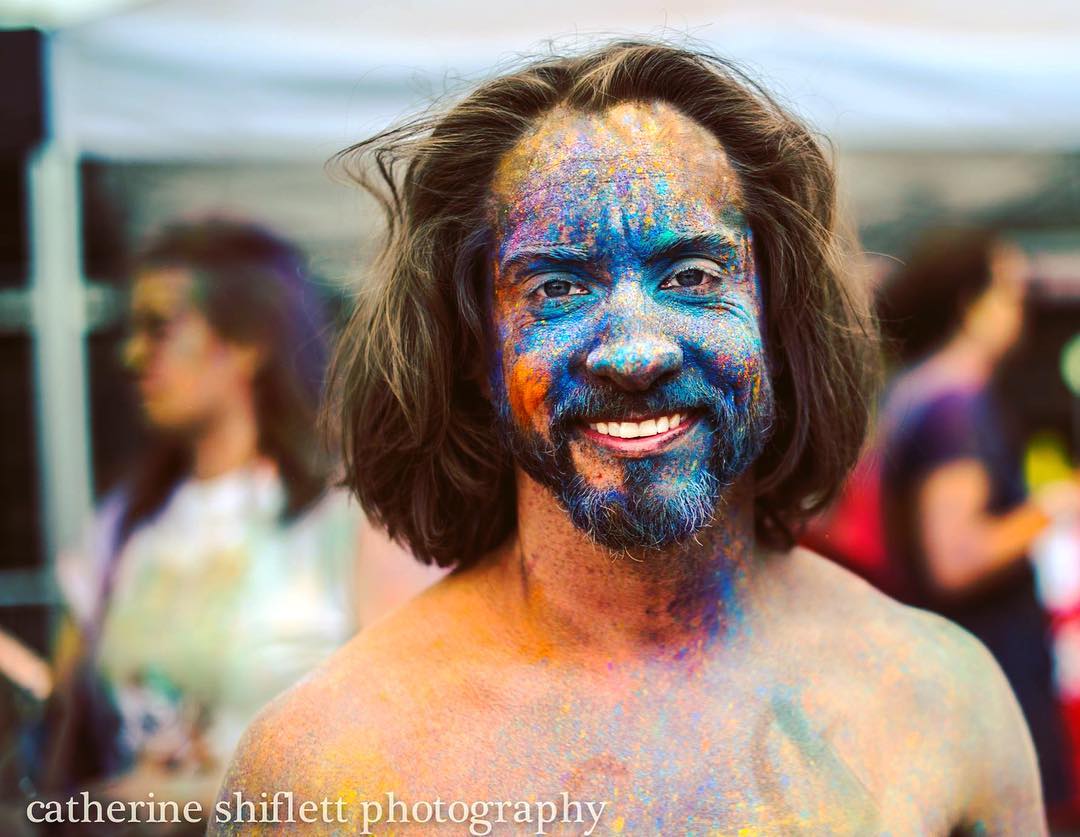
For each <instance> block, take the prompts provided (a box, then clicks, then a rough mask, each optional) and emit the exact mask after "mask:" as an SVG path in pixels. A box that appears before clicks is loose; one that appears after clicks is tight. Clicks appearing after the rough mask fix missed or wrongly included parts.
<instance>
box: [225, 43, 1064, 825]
mask: <svg viewBox="0 0 1080 837" xmlns="http://www.w3.org/2000/svg"><path fill="white" fill-rule="evenodd" d="M355 151H356V153H358V154H360V156H361V159H362V160H366V161H367V163H369V164H370V166H369V167H362V168H359V171H360V173H361V174H362V176H364V177H365V180H364V182H365V183H366V185H367V186H368V187H369V188H371V189H372V190H373V191H375V192H376V194H378V195H379V196H380V197H381V198H382V200H383V202H384V206H385V208H386V211H387V218H388V221H389V225H390V230H389V236H388V239H387V244H386V248H385V250H384V252H383V254H382V258H381V260H380V261H379V262H378V264H377V270H376V273H375V275H374V276H372V279H371V284H370V286H369V288H368V293H366V294H365V296H364V297H363V298H362V300H361V304H360V306H359V307H358V309H357V311H356V313H355V316H354V319H353V321H352V323H351V325H350V327H349V330H348V331H347V333H346V334H345V335H344V336H343V338H342V340H341V343H340V353H339V355H338V362H337V366H336V372H337V376H336V383H337V384H338V387H339V388H338V390H337V392H336V401H335V402H334V403H336V405H337V407H338V409H339V410H340V416H341V426H342V429H343V431H344V451H345V457H346V465H347V466H348V479H349V483H350V485H351V486H352V488H353V490H354V491H355V492H356V494H357V495H358V496H359V497H360V499H361V502H362V503H363V504H364V507H365V509H366V510H367V511H368V512H369V513H370V514H371V515H372V516H373V517H374V518H375V519H377V520H378V521H380V522H381V523H384V524H385V525H386V526H387V529H388V531H389V533H390V534H391V535H393V536H395V537H398V538H400V539H401V540H402V541H404V542H406V543H407V544H409V546H410V547H411V549H412V551H413V553H414V554H415V555H416V556H417V557H418V558H419V559H421V560H423V561H426V562H432V563H435V564H438V565H440V566H454V567H456V569H455V571H454V572H453V573H451V575H450V576H449V577H448V578H446V579H445V580H443V581H442V582H441V583H439V584H438V585H436V586H435V587H433V588H431V589H430V590H428V591H425V593H424V594H423V595H421V596H418V597H417V598H416V599H414V600H413V601H412V602H410V603H409V605H407V606H406V607H405V608H402V609H401V610H400V611H398V613H396V614H395V615H394V616H392V617H390V618H389V619H386V620H383V621H382V622H380V623H379V624H378V625H375V626H372V627H371V628H369V629H367V630H365V631H362V632H361V633H360V634H359V635H358V636H357V638H356V639H355V640H353V641H352V642H350V643H349V645H347V646H346V647H345V648H344V649H342V651H341V652H339V653H338V654H336V655H335V656H334V657H333V658H331V660H330V661H328V663H327V664H326V665H324V666H322V667H320V669H319V670H318V671H317V672H316V673H315V674H314V675H313V676H312V677H310V678H307V679H306V680H305V681H304V682H303V683H302V684H300V685H298V686H297V687H296V688H294V689H292V690H290V691H289V692H288V693H286V694H285V695H284V696H282V698H280V699H278V700H277V701H275V702H274V703H273V704H272V705H271V706H270V707H268V709H267V711H266V712H264V713H263V714H262V715H261V716H260V718H259V720H257V721H256V722H255V724H254V725H253V726H252V728H251V729H250V730H249V732H248V733H247V734H246V736H245V740H244V743H243V744H242V745H241V747H240V748H239V750H238V753H237V757H236V759H235V761H234V764H233V767H232V768H231V770H230V773H229V778H228V780H227V782H226V784H225V786H224V788H223V790H222V793H221V795H220V797H219V800H220V802H222V803H224V805H225V806H226V808H229V807H230V806H232V808H233V810H235V804H234V800H235V796H234V794H240V795H241V796H242V797H244V798H248V799H258V798H260V795H261V794H264V793H265V794H267V795H270V794H272V793H273V792H274V791H275V790H277V789H281V788H289V789H291V790H294V791H295V792H296V794H297V795H298V796H299V797H300V798H301V799H305V800H320V799H330V800H331V801H333V800H335V799H336V798H338V797H341V798H342V801H343V802H344V803H345V804H346V811H347V814H346V816H348V814H351V816H352V817H353V819H352V820H351V822H350V823H349V824H348V825H346V826H344V827H345V828H353V829H355V830H357V831H361V830H362V829H361V828H360V826H361V825H363V822H362V820H361V819H360V818H361V817H362V816H363V817H367V816H368V813H369V812H370V808H369V806H368V805H366V804H365V805H361V804H359V803H360V802H361V801H363V802H365V803H367V802H372V803H374V804H376V805H381V803H380V802H379V800H380V799H382V800H384V801H386V803H387V806H388V807H387V809H385V810H384V813H386V814H390V815H393V816H395V817H396V819H395V821H394V823H395V824H394V825H393V826H391V825H390V823H389V822H380V823H379V826H385V827H386V828H387V829H392V830H393V831H394V832H395V833H423V834H426V833H432V832H433V831H436V830H438V831H442V830H443V829H440V828H437V827H433V826H431V825H429V824H427V820H423V819H416V820H412V821H409V822H403V820H402V816H403V810H404V809H406V808H407V807H408V806H407V803H409V802H412V803H415V804H414V805H413V806H412V810H413V812H414V813H415V812H416V811H417V810H418V808H419V807H420V805H421V802H423V801H427V803H426V804H427V805H428V814H429V815H430V812H431V811H430V809H431V803H430V801H431V800H443V801H445V800H454V803H452V804H465V805H466V806H467V807H469V808H471V810H472V811H474V812H475V811H476V810H477V808H476V807H474V806H487V807H485V808H484V809H483V810H486V811H487V812H488V813H489V814H490V813H491V806H494V805H495V804H496V803H488V802H483V800H503V801H505V800H521V801H522V804H523V805H526V806H527V805H528V803H526V802H524V800H538V801H544V804H547V805H550V806H551V807H552V809H555V808H560V809H562V810H563V811H566V810H567V809H568V808H569V807H570V806H569V805H568V798H569V799H571V800H574V803H573V804H574V805H576V806H577V807H578V809H579V814H578V817H579V818H578V819H576V820H573V819H571V820H563V826H553V830H555V831H558V833H566V832H567V829H566V828H565V826H567V825H569V823H571V822H578V823H580V822H585V823H586V824H588V822H589V819H590V816H589V814H586V813H585V808H586V805H588V807H589V811H590V812H591V818H592V819H593V820H594V822H593V826H594V828H595V826H596V825H597V824H598V823H599V820H600V819H601V817H602V818H603V823H602V825H601V827H600V831H604V832H620V831H625V832H626V833H628V834H676V833H678V834H683V833H725V834H735V833H751V832H752V833H770V834H773V833H784V834H786V833H815V834H871V833H873V834H876V833H883V832H892V833H898V834H949V833H966V832H968V831H971V832H975V833H1006V832H1008V833H1023V834H1038V833H1041V832H1042V830H1043V818H1042V805H1041V798H1040V792H1039V786H1038V778H1037V776H1036V770H1035V760H1034V754H1033V752H1032V749H1031V743H1030V739H1029V737H1028V734H1027V731H1026V730H1025V728H1024V724H1023V720H1022V717H1021V715H1020V712H1019V709H1018V708H1017V706H1016V702H1015V699H1014V698H1013V696H1012V694H1011V693H1010V691H1009V688H1008V686H1007V684H1006V683H1005V681H1004V678H1002V676H1001V673H1000V671H998V669H997V666H996V665H995V664H994V662H993V660H992V658H991V657H990V656H989V655H988V654H987V653H986V651H985V649H983V648H982V647H981V646H979V644H978V643H977V642H976V641H975V640H973V639H972V638H971V637H970V636H969V635H968V634H967V633H965V632H963V631H961V630H959V629H957V628H956V627H954V626H952V625H950V624H948V623H947V622H945V621H944V620H942V619H940V618H939V617H936V616H933V615H930V614H926V613H922V612H918V611H915V610H912V609H909V608H905V607H903V606H901V605H898V604H897V603H895V602H893V601H892V600H890V599H887V598H886V597H885V596H883V595H881V594H880V593H878V592H877V591H875V590H874V589H873V588H872V587H870V586H869V585H867V584H865V583H864V582H862V581H860V580H859V579H857V578H855V577H853V576H852V575H851V574H849V573H847V572H845V571H844V570H842V569H840V568H838V567H836V566H834V565H833V564H831V563H829V562H828V561H826V560H824V559H822V558H821V557H820V556H817V555H815V554H813V553H810V552H808V551H807V550H802V549H797V548H793V537H792V530H793V528H795V527H797V526H798V525H799V524H800V523H801V522H802V521H803V520H804V519H805V518H806V517H807V516H808V515H810V514H812V513H814V512H815V511H816V510H817V509H819V508H820V507H821V506H822V505H824V504H826V503H828V502H829V500H830V498H831V497H832V496H834V495H835V492H836V491H837V490H838V488H839V487H840V485H841V484H842V482H843V480H844V478H845V476H846V474H847V472H848V470H849V468H850V467H851V464H852V463H853V462H854V460H855V459H856V457H857V455H858V452H859V450H860V447H861V444H862V441H863V438H864V434H865V431H866V427H867V421H868V417H869V413H870V408H871V406H872V404H873V401H874V398H875V385H876V381H877V369H878V365H877V361H878V353H877V345H876V340H875V333H874V327H873V323H872V319H871V317H870V316H869V310H868V307H869V306H868V300H867V295H866V294H864V293H863V290H862V289H861V288H860V287H859V286H858V284H857V283H855V282H854V281H853V276H852V275H851V272H850V262H849V261H848V259H847V258H846V256H845V252H846V247H845V246H844V237H843V236H842V234H841V232H840V230H839V222H838V216H837V209H836V202H835V187H834V171H833V167H832V165H831V163H830V161H829V159H828V157H827V156H826V155H825V154H824V152H823V150H822V149H821V147H820V146H819V145H818V143H817V141H816V140H815V139H814V137H813V136H812V135H811V134H810V132H809V131H808V129H807V128H806V127H805V126H804V125H803V124H802V123H801V122H800V121H799V120H798V119H796V118H795V117H794V116H792V115H791V114H790V113H789V112H788V111H786V110H785V109H784V108H783V107H781V106H780V105H778V104H777V103H776V102H775V101H774V100H773V99H772V98H771V97H770V96H769V95H768V94H767V93H766V92H764V91H763V90H762V89H761V88H760V87H758V86H757V85H755V84H754V83H753V82H751V81H750V80H748V79H747V78H746V77H745V76H744V75H743V74H742V73H741V72H740V71H738V70H737V69H736V68H733V67H732V66H731V65H729V64H728V63H727V62H725V61H723V60H721V59H718V58H716V57H714V56H710V55H707V54H704V53H698V52H693V51H690V50H686V49H681V48H678V47H674V46H671V45H668V44H662V43H614V44H607V45H603V46H599V47H595V48H593V49H590V50H589V51H587V52H584V53H583V54H578V55H570V56H557V55H556V56H548V57H544V58H541V59H538V60H535V61H533V62H530V63H528V64H526V65H524V66H522V67H520V68H518V69H516V70H513V71H509V72H506V73H504V74H502V75H500V76H497V77H495V78H492V79H489V80H488V81H486V82H484V83H482V84H480V85H479V86H478V87H476V88H475V89H474V90H472V91H470V92H469V93H468V94H467V95H465V96H464V97H463V98H462V99H461V100H460V101H457V102H455V103H454V104H453V105H451V106H448V107H447V108H446V109H441V110H436V111H433V112H429V113H427V114H425V115H423V116H421V117H419V118H417V119H415V120H411V121H409V122H407V123H406V124H404V125H402V126H398V127H397V128H393V129H390V130H388V131H387V132H385V133H383V134H381V135H379V136H378V137H376V138H374V139H372V140H370V141H368V142H365V143H362V144H361V145H360V146H358V148H357V149H355ZM387 428H390V429H391V430H392V432H387ZM389 792H393V794H394V796H395V797H396V801H397V802H398V805H399V806H400V808H398V807H391V804H390V800H389V796H388V794H389ZM554 800H561V802H555V801H554ZM469 801H472V805H471V806H470V804H469ZM350 802H352V803H353V804H349V803H350ZM594 803H595V804H601V803H602V804H601V810H600V812H599V813H597V812H596V810H595V809H594V808H593V805H594ZM497 804H498V805H499V806H500V808H499V810H500V814H501V813H502V806H503V804H504V803H503V802H499V803H497ZM506 804H507V805H508V806H510V807H512V808H518V807H520V806H516V805H514V804H513V803H506ZM605 808H606V810H605ZM514 816H515V817H516V816H517V814H516V813H515V814H514ZM570 816H571V817H572V816H573V814H570ZM581 817H584V819H581ZM406 820H407V815H406ZM444 822H445V820H444ZM502 822H508V820H506V819H503V820H502ZM515 822H517V823H521V820H515ZM368 824H369V825H370V824H371V823H370V822H369V823H368ZM478 825H480V826H481V827H483V823H480V824H478ZM333 827H334V826H333V825H329V824H328V825H326V826H323V828H322V829H321V830H323V831H330V830H331V828H333ZM462 827H464V826H462ZM487 827H489V828H490V827H491V823H490V822H489V823H487ZM569 828H570V829H573V831H574V833H583V832H584V833H599V831H595V832H594V831H593V829H587V830H586V828H584V827H580V826H579V827H575V826H573V825H569ZM212 829H213V830H214V831H215V833H248V831H247V829H248V826H246V825H245V824H243V823H240V822H235V821H233V822H216V823H214V824H212ZM377 830H378V831H379V832H380V833H381V832H382V831H383V830H384V829H383V828H382V827H378V828H377ZM499 830H500V831H501V830H502V829H499ZM516 830H518V831H520V830H523V829H522V827H521V825H518V826H517V827H516ZM529 830H530V831H533V830H536V829H535V824H534V825H533V826H531V827H530V828H529ZM539 830H540V831H542V830H544V829H543V827H541V828H540V829H539ZM477 833H479V831H478V832H477Z"/></svg>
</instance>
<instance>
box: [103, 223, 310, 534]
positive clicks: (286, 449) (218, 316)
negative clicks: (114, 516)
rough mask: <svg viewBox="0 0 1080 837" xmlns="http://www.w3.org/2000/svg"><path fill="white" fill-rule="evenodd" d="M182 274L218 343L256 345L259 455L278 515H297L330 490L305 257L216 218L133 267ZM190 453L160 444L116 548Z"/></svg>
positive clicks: (142, 469) (132, 490)
mask: <svg viewBox="0 0 1080 837" xmlns="http://www.w3.org/2000/svg"><path fill="white" fill-rule="evenodd" d="M162 267H180V268H184V269H185V270H188V271H190V272H191V275H192V276H193V277H194V279H195V286H196V291H195V304H196V306H197V307H198V308H199V310H200V311H202V313H203V314H204V315H205V316H206V318H207V320H208V321H209V323H210V326H211V327H212V328H213V329H214V331H215V332H217V334H218V335H219V336H221V337H223V338H225V339H227V340H233V341H236V342H242V343H256V344H258V345H259V346H260V347H261V348H262V350H263V352H264V356H263V358H262V362H261V365H260V367H259V370H258V372H257V373H256V375H255V380H254V390H255V414H256V416H255V418H256V422H257V424H258V446H259V451H260V453H262V454H263V455H264V456H266V457H268V458H269V459H271V460H272V461H273V462H274V463H275V464H276V466H277V469H278V473H279V475H280V477H281V481H282V483H283V485H284V488H285V496H286V502H285V507H284V510H283V516H284V517H285V518H286V519H288V518H291V517H294V516H296V515H297V514H299V513H300V512H302V511H303V510H304V509H305V508H307V507H308V506H309V505H310V504H311V503H312V502H314V501H315V500H316V499H317V498H318V497H319V495H321V494H322V493H323V491H324V490H325V488H326V486H327V482H328V475H329V468H328V463H329V458H328V457H327V456H326V452H325V449H324V448H323V446H322V445H321V443H320V441H319V439H320V436H319V433H318V428H317V417H318V404H319V398H320V396H321V393H322V387H323V383H324V376H325V372H326V362H327V341H326V337H327V335H326V330H327V324H326V320H325V317H324V316H323V310H322V305H321V303H320V300H319V298H318V294H317V293H316V289H315V288H314V286H313V284H312V283H311V282H310V281H309V278H308V275H307V270H306V266H305V259H304V257H303V254H302V253H301V252H300V250H298V249H297V248H296V247H295V246H293V245H292V244H290V243H289V242H287V241H285V240H284V239H282V238H280V237H279V236H277V235H275V234H274V233H272V232H270V231H269V230H267V229H265V228H263V227H260V226H258V225H255V224H252V223H244V222H238V221H232V220H224V219H218V218H209V219H204V220H200V221H194V222H185V223H178V224H174V225H171V226H169V227H167V228H166V229H164V230H163V231H162V232H160V233H159V234H158V235H157V236H155V237H154V238H153V239H151V240H150V241H149V242H147V244H146V245H145V246H144V247H143V249H142V250H141V251H140V252H139V253H138V254H137V256H136V257H135V259H134V269H135V270H136V271H138V270H149V269H153V268H162ZM190 457H191V453H190V451H189V450H188V448H187V447H186V446H185V445H183V444H181V443H178V442H176V441H175V440H170V439H167V438H161V439H157V440H156V441H155V443H154V446H153V447H152V449H151V450H150V451H148V452H146V453H144V455H143V456H141V457H140V462H141V465H140V466H139V468H138V469H137V470H136V472H135V474H134V476H133V478H132V479H131V480H130V483H129V485H128V487H127V491H126V501H125V512H124V516H123V519H122V521H121V526H120V537H119V541H120V542H121V543H122V542H123V540H124V539H125V538H126V537H127V536H128V535H130V534H131V533H132V532H133V531H134V530H135V528H136V527H137V526H138V525H139V524H140V523H142V522H143V521H145V520H147V519H148V518H150V517H152V516H153V515H154V514H155V513H156V512H157V511H158V510H159V509H160V508H161V507H162V506H163V505H164V504H165V502H166V500H168V498H169V495H170V494H171V493H172V490H173V488H175V487H176V485H177V484H178V483H179V482H180V481H181V480H182V479H183V478H184V477H185V476H186V474H187V473H188V471H189V469H190V466H191V459H190Z"/></svg>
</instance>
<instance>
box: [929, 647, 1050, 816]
mask: <svg viewBox="0 0 1080 837" xmlns="http://www.w3.org/2000/svg"><path fill="white" fill-rule="evenodd" d="M953 633H954V634H955V635H956V642H957V644H958V645H959V649H958V656H959V660H958V662H959V663H960V665H959V667H958V672H959V673H960V674H961V676H962V677H964V678H965V681H966V682H965V683H964V684H963V688H962V694H963V699H962V701H961V705H960V706H959V707H957V716H956V722H955V724H954V729H953V730H952V731H951V733H949V732H946V734H951V735H954V736H957V737H958V738H960V740H958V741H957V742H956V743H957V745H958V746H959V749H960V751H961V752H962V753H963V757H964V759H965V761H966V762H967V763H966V765H965V768H966V770H965V772H966V774H967V775H968V776H969V777H970V781H969V785H968V788H969V790H968V796H967V804H966V805H965V806H964V807H963V810H964V821H963V822H962V823H961V824H960V825H961V827H962V828H965V829H966V830H968V831H971V832H973V833H976V834H1024V835H1039V834H1045V833H1046V815H1045V812H1044V810H1043V801H1042V789H1041V785H1040V780H1039V768H1038V760H1037V758H1036V755H1035V747H1034V745H1033V744H1032V741H1031V734H1030V733H1029V731H1028V728H1027V724H1026V723H1025V721H1024V716H1023V714H1022V713H1021V711H1020V705H1019V704H1018V703H1017V701H1016V697H1015V696H1014V695H1013V692H1012V689H1011V688H1010V686H1009V683H1008V681H1007V680H1006V679H1005V675H1004V674H1002V672H1001V669H1000V667H999V666H998V664H997V662H996V661H995V660H994V659H993V657H992V656H991V655H990V652H988V651H987V650H986V648H984V647H983V645H982V644H981V643H980V642H978V640H976V639H975V638H974V637H972V636H970V635H969V634H967V633H966V632H964V631H961V630H959V629H955V628H954V629H953Z"/></svg>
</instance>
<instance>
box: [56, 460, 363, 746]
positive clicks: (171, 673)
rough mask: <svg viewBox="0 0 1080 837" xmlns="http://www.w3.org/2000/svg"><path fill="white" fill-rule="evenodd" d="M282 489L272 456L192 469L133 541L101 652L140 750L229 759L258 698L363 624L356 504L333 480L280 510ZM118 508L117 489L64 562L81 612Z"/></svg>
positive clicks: (86, 612)
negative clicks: (228, 467)
mask: <svg viewBox="0 0 1080 837" xmlns="http://www.w3.org/2000/svg"><path fill="white" fill-rule="evenodd" d="M283 503H284V492H283V489H282V485H281V483H280V481H279V480H278V478H277V476H276V474H275V472H274V471H273V470H272V469H271V468H267V467H252V468H245V469H242V470H238V471H234V472H231V473H229V474H226V475H224V476H221V477H218V478H215V479H211V480H203V481H196V480H193V479H189V480H187V481H185V482H184V483H182V484H181V485H180V486H179V487H178V488H177V489H176V490H175V492H174V493H173V495H172V496H171V498H170V499H169V501H168V503H167V504H166V505H165V507H164V508H163V509H162V510H161V511H160V512H159V513H158V514H157V515H155V516H154V517H153V518H152V519H151V520H150V521H148V522H147V523H145V524H143V525H141V526H140V527H139V528H138V529H136V531H135V532H134V534H133V535H132V536H131V537H130V538H129V539H128V541H127V543H126V544H125V545H124V547H123V550H122V553H121V555H120V556H119V564H118V567H117V570H116V576H115V581H114V586H113V592H112V596H111V598H110V600H109V606H108V608H107V615H106V618H105V620H104V624H103V628H102V633H101V639H100V646H99V654H98V659H99V668H100V670H101V671H102V672H103V674H104V675H105V677H106V679H107V680H108V682H109V684H110V686H111V687H112V689H113V691H114V693H115V697H116V701H117V703H118V706H119V709H120V711H121V716H122V718H123V722H124V733H123V734H124V736H125V739H126V744H127V745H128V747H129V748H130V749H131V750H132V751H133V752H134V753H136V754H139V755H145V754H148V753H150V754H152V755H154V756H156V757H159V758H161V759H165V760H169V759H172V760H180V761H184V760H187V759H189V758H190V757H191V756H192V753H191V752H189V751H190V750H191V749H192V748H193V747H199V748H201V750H202V751H204V752H205V753H206V754H207V755H209V756H211V758H212V759H213V760H214V761H216V762H218V763H219V764H223V763H226V762H227V760H228V758H229V756H230V754H231V752H232V750H233V748H234V747H235V745H236V743H237V742H238V740H239V738H240V735H241V733H242V732H243V730H244V728H245V727H246V726H247V725H248V724H249V723H250V722H251V720H252V719H253V718H254V716H255V714H256V712H257V711H258V710H259V708H261V706H262V705H263V704H265V703H266V702H267V701H268V700H270V699H271V698H272V697H274V696H275V695H276V694H278V693H279V692H281V691H282V690H284V689H285V688H287V687H288V686H289V685H291V684H292V683H294V682H295V681H296V680H298V679H299V678H300V677H301V676H302V675H303V674H304V673H305V672H307V671H309V670H310V669H311V668H312V667H313V666H315V665H316V664H317V663H318V662H319V661H321V660H322V659H324V658H325V657H326V656H328V655H329V654H330V653H331V652H332V651H333V650H334V649H336V648H337V647H338V646H340V645H341V644H342V643H343V642H344V641H345V640H346V639H348V637H349V636H350V635H351V634H352V633H353V632H354V628H355V621H356V619H355V614H354V612H353V604H352V602H353V596H352V590H353V581H354V565H355V560H354V559H355V552H356V544H357V526H358V524H359V523H360V522H361V520H362V516H361V513H360V511H359V509H358V507H357V506H356V504H355V503H353V502H351V500H350V499H349V498H348V496H347V495H346V494H345V493H344V492H340V491H334V492H331V493H329V494H328V495H326V496H325V497H324V498H323V499H322V500H321V501H320V502H319V503H318V504H317V505H316V506H315V507H314V508H312V509H311V510H309V511H308V512H307V513H306V514H304V515H303V516H302V517H300V518H299V519H297V520H295V521H293V522H290V523H287V524H282V523H281V521H280V512H281V509H282V506H283ZM118 517H119V503H117V502H110V503H107V504H106V505H105V507H104V508H103V509H102V510H101V512H100V513H99V514H98V516H97V518H96V520H95V524H94V526H93V527H91V530H90V531H89V532H88V533H87V538H86V542H85V544H84V547H83V549H82V550H80V551H78V552H70V553H66V554H65V555H63V556H62V557H61V559H60V560H59V562H58V568H57V569H58V576H59V582H60V586H61V589H62V591H63V594H64V596H65V599H66V600H67V602H68V604H69V607H70V609H71V611H72V613H73V615H74V616H75V617H76V619H78V620H79V621H82V622H83V623H84V625H85V624H86V623H87V622H88V620H90V619H91V618H92V613H93V602H94V600H95V598H96V596H97V591H98V590H100V585H101V579H102V573H103V571H104V567H105V566H106V563H107V561H108V555H109V542H110V539H111V532H112V531H115V525H116V522H117V520H118Z"/></svg>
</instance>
